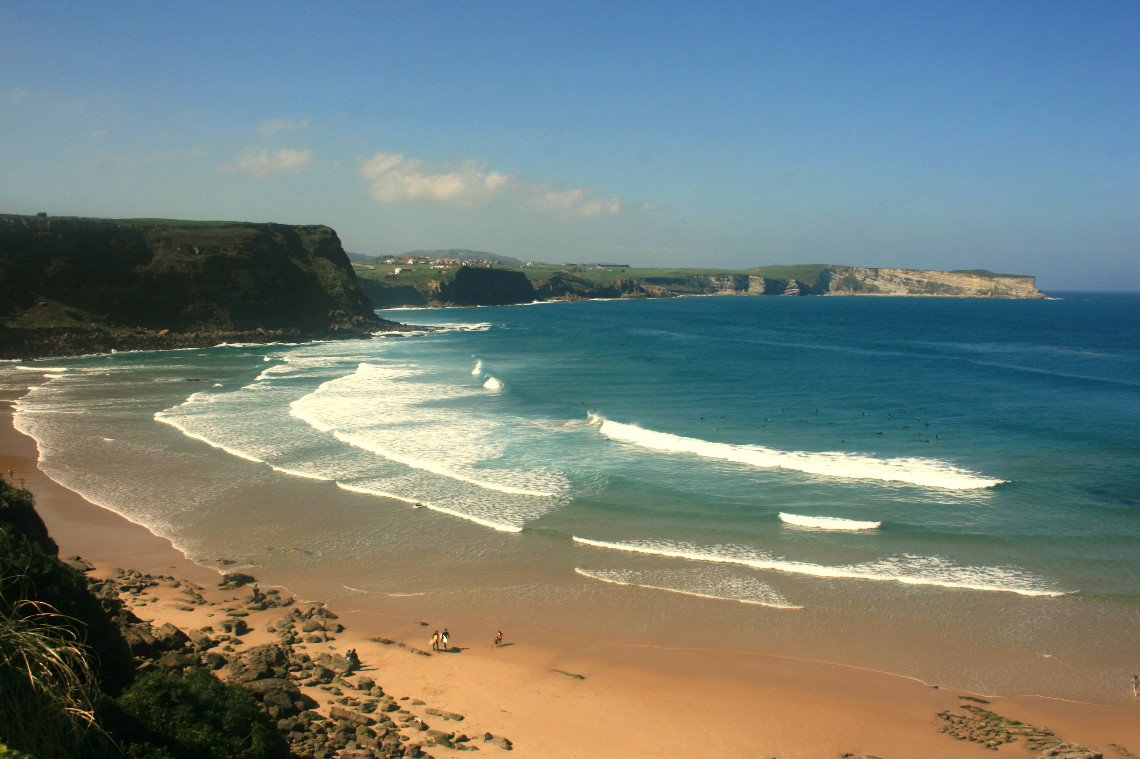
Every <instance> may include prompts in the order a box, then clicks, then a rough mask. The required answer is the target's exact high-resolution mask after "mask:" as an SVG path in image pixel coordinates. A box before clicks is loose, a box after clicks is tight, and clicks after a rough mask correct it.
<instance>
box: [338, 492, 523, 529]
mask: <svg viewBox="0 0 1140 759" xmlns="http://www.w3.org/2000/svg"><path fill="white" fill-rule="evenodd" d="M336 486H337V487H338V488H340V489H341V490H347V491H348V492H350V493H360V494H362V495H375V496H380V497H381V498H391V499H393V500H396V501H403V502H404V503H408V504H411V505H412V506H423V507H424V508H427V509H431V510H432V511H437V512H439V513H440V514H447V515H448V516H452V517H459V518H460V519H466V520H467V521H469V522H474V523H475V524H479V525H482V526H483V527H490V528H491V529H492V530H498V531H499V532H522V530H523V528H522V527H519V526H517V525H512V524H503V523H502V522H495V521H492V520H490V519H483V518H481V517H477V516H474V515H472V514H467V513H464V512H462V511H458V510H456V509H449V508H447V507H446V506H439V505H436V504H433V503H429V502H427V501H417V500H415V499H412V498H408V497H406V496H402V495H397V494H396V493H388V492H385V491H383V490H376V489H374V488H365V487H360V486H359V485H349V484H346V483H344V482H338V483H337V484H336Z"/></svg>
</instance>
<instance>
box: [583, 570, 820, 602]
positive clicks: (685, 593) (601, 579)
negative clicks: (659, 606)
mask: <svg viewBox="0 0 1140 759" xmlns="http://www.w3.org/2000/svg"><path fill="white" fill-rule="evenodd" d="M574 571H575V572H577V573H578V574H580V575H582V576H583V577H589V578H590V579H591V580H597V581H598V582H606V583H610V584H611V585H625V586H627V587H632V588H647V589H649V590H663V591H665V592H666V593H678V594H680V595H682V596H693V597H695V598H708V599H712V600H713V601H735V602H736V603H741V604H752V605H754V606H767V607H769V608H772V609H802V608H804V607H802V606H796V605H795V604H792V603H788V602H787V601H785V600H784V599H783V597H782V596H780V594H779V593H775V591H773V593H774V594H775V595H776V596H777V597H778V598H780V601H755V600H753V599H751V598H731V597H728V596H717V595H713V594H711V593H698V592H696V591H694V590H681V589H680V588H666V587H664V586H662V585H647V584H645V583H640V582H627V581H625V580H618V579H615V578H613V577H605V576H603V575H602V574H601V573H600V572H591V571H589V570H587V569H582V568H581V567H574Z"/></svg>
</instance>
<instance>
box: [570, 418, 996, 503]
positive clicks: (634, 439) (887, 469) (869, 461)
mask: <svg viewBox="0 0 1140 759" xmlns="http://www.w3.org/2000/svg"><path fill="white" fill-rule="evenodd" d="M590 416H591V419H592V420H593V421H594V422H595V423H598V422H600V426H599V430H598V431H599V432H600V433H601V434H602V435H604V436H605V437H608V438H610V439H611V440H618V441H621V442H624V443H630V444H632V445H636V446H639V447H641V448H649V449H651V450H656V451H667V452H669V453H690V454H694V455H697V456H702V457H704V458H710V459H720V460H723V461H732V462H735V463H738V464H746V465H749V466H754V467H758V468H761V469H792V470H795V471H799V472H805V473H807V474H817V475H823V476H826V477H842V478H845V479H860V480H882V481H894V482H906V483H909V484H912V485H921V486H924V487H936V488H945V489H947V490H973V489H978V488H989V487H993V486H994V485H999V484H1001V483H1002V482H1004V480H994V479H988V478H985V477H981V476H979V475H978V474H975V473H974V472H970V471H967V470H965V469H959V468H958V467H955V466H953V465H951V464H947V463H945V462H943V461H938V460H936V459H922V458H899V459H879V458H874V457H873V456H862V455H858V454H850V453H842V452H837V451H824V452H819V453H811V452H807V451H780V450H776V449H774V448H766V447H764V446H759V445H732V444H729V443H713V442H710V441H708V440H701V439H699V438H690V437H682V436H680V435H673V434H671V433H668V432H656V431H654V430H647V429H644V428H642V427H638V426H636V425H633V424H622V423H621V422H614V421H611V420H609V419H606V418H605V417H601V416H596V415H593V414H591V415H590Z"/></svg>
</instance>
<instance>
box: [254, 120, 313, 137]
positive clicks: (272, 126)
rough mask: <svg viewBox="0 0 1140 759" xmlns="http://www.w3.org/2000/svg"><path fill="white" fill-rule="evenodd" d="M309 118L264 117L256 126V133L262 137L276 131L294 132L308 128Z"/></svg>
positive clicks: (269, 135) (273, 133) (271, 134)
mask: <svg viewBox="0 0 1140 759" xmlns="http://www.w3.org/2000/svg"><path fill="white" fill-rule="evenodd" d="M308 128H309V120H308V119H304V120H302V121H296V120H294V119H266V120H265V121H263V122H261V124H259V125H258V127H257V133H258V134H260V135H261V136H262V137H272V136H273V135H275V134H277V133H278V132H295V131H297V130H300V129H308Z"/></svg>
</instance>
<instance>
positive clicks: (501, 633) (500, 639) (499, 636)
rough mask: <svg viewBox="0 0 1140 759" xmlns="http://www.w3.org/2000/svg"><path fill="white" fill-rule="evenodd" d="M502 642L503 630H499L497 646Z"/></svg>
mask: <svg viewBox="0 0 1140 759" xmlns="http://www.w3.org/2000/svg"><path fill="white" fill-rule="evenodd" d="M502 642H503V631H502V630H499V632H498V634H497V635H495V645H496V646H497V645H499V644H500V643H502Z"/></svg>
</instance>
